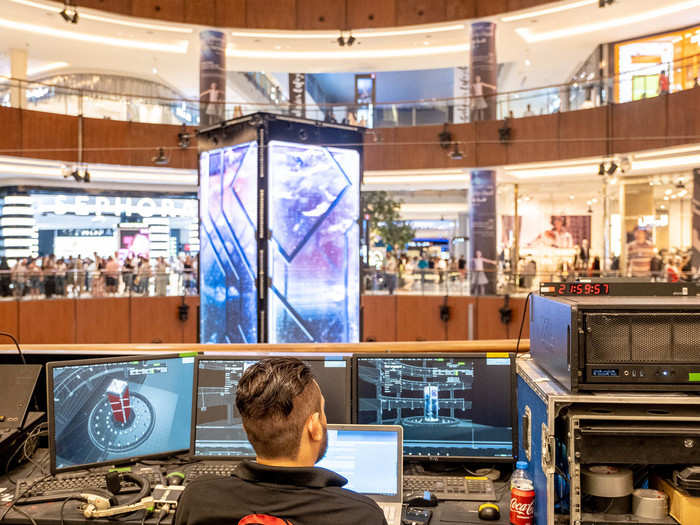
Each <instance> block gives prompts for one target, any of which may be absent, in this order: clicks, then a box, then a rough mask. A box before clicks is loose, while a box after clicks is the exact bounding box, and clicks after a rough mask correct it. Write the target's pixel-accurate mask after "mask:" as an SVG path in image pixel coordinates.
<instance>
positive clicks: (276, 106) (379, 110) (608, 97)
mask: <svg viewBox="0 0 700 525" xmlns="http://www.w3.org/2000/svg"><path fill="white" fill-rule="evenodd" d="M699 57H700V55H696V56H692V57H686V58H684V59H682V60H678V61H676V62H673V63H669V64H666V65H664V66H663V67H665V68H666V70H667V71H673V77H672V79H671V80H670V86H669V92H675V91H681V90H684V89H691V88H693V86H695V85H697V82H698V81H697V76H698V65H697V62H698V58H699ZM659 67H660V66H659V65H658V64H654V65H650V66H645V67H644V68H641V69H638V70H636V71H634V72H632V73H626V74H623V75H619V76H616V77H606V78H587V79H585V80H579V81H576V82H571V83H566V84H557V85H549V86H544V87H540V88H534V89H525V90H518V91H509V92H501V93H484V97H483V99H484V100H483V101H482V100H481V97H473V96H466V97H461V98H435V99H423V100H409V101H397V102H379V103H376V104H374V105H371V106H366V105H365V106H358V105H355V104H352V103H340V104H336V103H334V104H319V105H314V106H308V107H307V108H306V112H305V116H306V117H307V118H310V119H316V120H322V121H330V122H338V123H347V124H352V125H360V126H366V127H374V128H383V127H397V126H423V125H436V124H444V123H463V122H470V121H474V120H477V117H483V118H489V119H497V120H503V119H506V118H521V117H526V116H535V115H551V114H555V113H559V112H566V111H575V110H579V109H587V108H593V107H598V106H604V105H607V104H610V103H611V102H627V101H630V100H635V99H640V98H650V97H653V96H657V95H659V94H661V93H659V92H658V89H656V90H655V89H653V88H652V89H651V92H640V91H639V90H636V89H635V88H633V85H635V84H634V80H635V78H638V77H639V76H640V75H642V76H649V75H651V74H654V72H655V71H657V70H658V69H659ZM249 75H252V77H254V79H255V80H256V81H258V82H259V83H260V84H261V85H263V84H264V81H266V79H265V78H264V77H262V76H260V75H258V76H255V74H254V73H250V74H249ZM268 87H269V88H270V89H272V87H271V86H268ZM275 89H277V88H275ZM482 102H486V104H487V105H488V106H489V107H490V109H488V110H486V111H483V112H476V111H473V109H474V108H476V107H477V106H480V105H482ZM209 104H212V103H207V104H204V105H203V106H202V107H200V101H199V100H192V99H184V98H159V97H149V96H132V95H129V94H120V93H108V92H103V91H95V90H79V89H75V88H66V87H61V86H58V85H53V84H44V83H37V82H29V81H23V80H17V79H10V78H7V77H0V106H12V107H19V108H24V109H31V110H37V111H46V112H51V113H59V114H63V115H74V116H75V115H83V116H84V117H90V118H100V119H113V120H122V121H133V122H144V123H158V124H183V123H184V124H188V125H195V126H196V125H199V122H200V118H199V113H200V110H203V111H207V110H211V108H209V107H208V106H209ZM213 104H219V105H220V106H221V107H219V108H218V110H217V111H216V112H215V113H216V114H218V115H222V116H223V118H224V119H226V120H228V119H232V118H235V117H239V116H243V115H246V114H250V113H254V112H256V111H266V112H271V113H276V114H281V115H291V114H294V115H297V114H298V113H297V111H298V109H297V108H292V107H291V106H290V104H289V102H288V101H285V100H283V99H282V97H281V96H280V99H279V102H278V103H269V104H260V103H248V102H226V103H213Z"/></svg>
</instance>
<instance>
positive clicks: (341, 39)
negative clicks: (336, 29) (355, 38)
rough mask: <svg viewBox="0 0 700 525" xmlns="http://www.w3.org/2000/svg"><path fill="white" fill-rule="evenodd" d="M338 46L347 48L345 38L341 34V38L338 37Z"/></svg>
mask: <svg viewBox="0 0 700 525" xmlns="http://www.w3.org/2000/svg"><path fill="white" fill-rule="evenodd" d="M338 45H339V46H340V47H343V46H345V37H344V36H343V33H342V32H341V33H340V36H339V37H338Z"/></svg>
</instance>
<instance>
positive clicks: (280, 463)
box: [255, 456, 314, 467]
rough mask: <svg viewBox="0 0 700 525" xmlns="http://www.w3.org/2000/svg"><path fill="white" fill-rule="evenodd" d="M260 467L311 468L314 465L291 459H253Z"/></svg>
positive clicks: (258, 457)
mask: <svg viewBox="0 0 700 525" xmlns="http://www.w3.org/2000/svg"><path fill="white" fill-rule="evenodd" d="M255 461H257V462H258V463H259V464H260V465H267V466H268V467H313V466H314V463H311V462H309V461H305V460H302V459H291V458H275V459H270V458H261V457H260V456H257V457H256V458H255Z"/></svg>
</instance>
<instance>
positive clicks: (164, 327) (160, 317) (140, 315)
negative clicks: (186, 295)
mask: <svg viewBox="0 0 700 525" xmlns="http://www.w3.org/2000/svg"><path fill="white" fill-rule="evenodd" d="M180 304H182V297H132V298H131V312H130V319H131V342H132V343H182V342H183V339H184V334H185V327H186V323H185V322H183V321H180V319H179V318H178V311H177V307H178V306H179V305H180ZM188 322H189V321H188Z"/></svg>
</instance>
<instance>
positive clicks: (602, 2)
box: [598, 0, 615, 7]
mask: <svg viewBox="0 0 700 525" xmlns="http://www.w3.org/2000/svg"><path fill="white" fill-rule="evenodd" d="M614 1H615V0H598V7H605V6H606V5H612V3H613V2H614Z"/></svg>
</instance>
